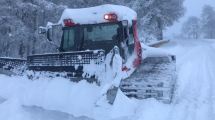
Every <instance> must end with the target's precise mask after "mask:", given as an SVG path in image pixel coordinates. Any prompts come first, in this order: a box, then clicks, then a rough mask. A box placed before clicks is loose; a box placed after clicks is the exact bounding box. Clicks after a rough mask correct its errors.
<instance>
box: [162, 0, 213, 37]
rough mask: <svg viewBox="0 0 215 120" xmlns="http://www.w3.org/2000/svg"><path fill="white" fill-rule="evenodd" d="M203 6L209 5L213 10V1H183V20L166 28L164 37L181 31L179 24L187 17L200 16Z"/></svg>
mask: <svg viewBox="0 0 215 120" xmlns="http://www.w3.org/2000/svg"><path fill="white" fill-rule="evenodd" d="M204 5H211V6H213V7H214V8H215V0H185V2H184V6H185V8H186V13H185V16H184V17H183V18H181V19H180V20H179V22H176V23H175V24H174V25H173V26H172V27H170V28H168V29H167V30H166V32H165V35H166V36H169V37H171V36H173V35H174V34H178V33H179V32H180V31H181V24H182V23H183V22H184V21H185V20H186V19H187V18H188V17H189V16H197V17H198V16H200V15H201V11H202V7H203V6H204Z"/></svg>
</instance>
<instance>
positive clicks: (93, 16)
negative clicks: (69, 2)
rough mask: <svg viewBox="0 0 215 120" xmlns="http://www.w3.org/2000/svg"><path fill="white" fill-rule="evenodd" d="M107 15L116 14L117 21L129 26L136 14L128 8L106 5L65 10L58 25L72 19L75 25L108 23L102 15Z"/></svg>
mask: <svg viewBox="0 0 215 120" xmlns="http://www.w3.org/2000/svg"><path fill="white" fill-rule="evenodd" d="M109 13H115V14H117V16H118V21H122V20H128V22H129V24H131V23H132V20H136V19H137V13H136V12H135V11H134V10H132V9H130V8H128V7H125V6H121V5H111V4H106V5H101V6H96V7H89V8H80V9H65V10H64V12H63V14H62V16H61V18H60V20H59V22H58V23H59V24H63V20H64V19H72V20H73V22H74V23H76V24H95V23H103V22H108V21H107V20H105V19H104V15H105V14H109Z"/></svg>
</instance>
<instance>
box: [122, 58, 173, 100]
mask: <svg viewBox="0 0 215 120" xmlns="http://www.w3.org/2000/svg"><path fill="white" fill-rule="evenodd" d="M175 83H176V59H175V56H171V55H170V56H164V57H148V58H146V59H144V60H143V61H142V64H141V65H140V66H139V68H137V69H136V71H135V72H134V73H133V74H132V75H131V76H130V77H129V78H127V79H124V80H122V82H121V85H120V88H121V90H122V91H123V92H124V94H125V95H126V96H128V97H134V98H137V99H146V98H155V99H157V100H159V101H162V102H164V103H171V102H172V99H173V94H174V89H175Z"/></svg>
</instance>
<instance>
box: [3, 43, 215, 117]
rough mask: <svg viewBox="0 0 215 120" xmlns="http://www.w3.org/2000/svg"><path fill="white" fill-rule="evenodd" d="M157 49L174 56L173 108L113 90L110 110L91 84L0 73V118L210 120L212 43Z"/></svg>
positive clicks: (214, 113)
mask: <svg viewBox="0 0 215 120" xmlns="http://www.w3.org/2000/svg"><path fill="white" fill-rule="evenodd" d="M160 49H162V50H163V51H168V52H170V53H172V54H176V57H177V71H178V80H177V90H176V94H175V97H174V100H173V103H172V104H164V103H160V102H158V101H156V100H154V99H146V100H141V101H140V100H135V99H129V98H127V97H126V96H125V95H124V94H123V93H122V92H121V91H118V94H117V97H116V100H115V103H114V105H113V106H110V105H109V104H107V102H106V101H102V102H101V104H99V105H96V104H95V103H96V101H98V99H99V96H100V94H101V91H102V86H101V87H99V86H97V85H96V84H90V83H87V82H86V81H81V82H79V83H73V82H70V81H69V80H68V79H65V78H61V77H55V78H48V77H43V76H41V77H40V78H38V79H33V80H29V79H28V78H27V77H25V76H22V77H20V76H13V77H8V76H5V75H0V88H1V89H0V120H91V119H94V120H214V119H215V104H214V103H215V91H214V89H215V81H214V80H215V74H214V73H215V62H214V61H215V54H214V53H215V41H212V40H195V41H194V40H178V41H171V42H170V43H168V44H166V45H165V46H163V47H162V48H160Z"/></svg>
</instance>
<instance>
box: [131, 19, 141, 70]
mask: <svg viewBox="0 0 215 120" xmlns="http://www.w3.org/2000/svg"><path fill="white" fill-rule="evenodd" d="M133 33H134V53H135V54H136V58H135V59H134V61H133V65H134V66H133V67H134V68H136V67H138V66H139V65H140V64H141V60H142V48H141V44H140V41H139V39H138V33H137V21H136V20H134V21H133Z"/></svg>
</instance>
